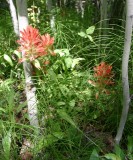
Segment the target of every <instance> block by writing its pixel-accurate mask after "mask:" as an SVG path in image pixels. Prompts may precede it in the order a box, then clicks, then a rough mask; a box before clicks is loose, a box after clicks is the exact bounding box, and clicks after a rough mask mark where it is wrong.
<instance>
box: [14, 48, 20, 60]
mask: <svg viewBox="0 0 133 160" xmlns="http://www.w3.org/2000/svg"><path fill="white" fill-rule="evenodd" d="M13 53H14V54H16V56H17V57H18V58H19V59H20V58H21V53H20V52H19V51H17V50H15V51H14V52H13Z"/></svg>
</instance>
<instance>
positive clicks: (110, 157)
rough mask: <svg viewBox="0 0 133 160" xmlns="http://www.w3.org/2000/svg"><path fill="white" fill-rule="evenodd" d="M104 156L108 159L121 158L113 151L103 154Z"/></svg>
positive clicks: (116, 159)
mask: <svg viewBox="0 0 133 160" xmlns="http://www.w3.org/2000/svg"><path fill="white" fill-rule="evenodd" d="M104 157H105V158H106V159H109V160H121V158H120V157H118V156H117V155H116V154H113V153H108V154H105V155H104Z"/></svg>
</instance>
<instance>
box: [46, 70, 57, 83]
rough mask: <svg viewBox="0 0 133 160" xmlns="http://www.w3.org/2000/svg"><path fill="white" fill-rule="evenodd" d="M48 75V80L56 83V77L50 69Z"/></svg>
mask: <svg viewBox="0 0 133 160" xmlns="http://www.w3.org/2000/svg"><path fill="white" fill-rule="evenodd" d="M48 74H49V75H50V78H51V80H52V81H55V82H58V79H57V76H56V74H55V72H54V71H53V70H52V69H49V70H48Z"/></svg>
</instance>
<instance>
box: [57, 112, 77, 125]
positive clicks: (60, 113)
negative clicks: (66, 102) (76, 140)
mask: <svg viewBox="0 0 133 160" xmlns="http://www.w3.org/2000/svg"><path fill="white" fill-rule="evenodd" d="M57 113H58V114H59V116H60V117H61V118H62V119H64V120H66V121H67V122H68V123H70V124H71V125H72V126H73V127H75V128H77V126H76V124H75V123H74V121H73V120H72V119H71V117H70V116H69V115H68V114H67V113H66V111H65V110H63V109H58V110H57Z"/></svg>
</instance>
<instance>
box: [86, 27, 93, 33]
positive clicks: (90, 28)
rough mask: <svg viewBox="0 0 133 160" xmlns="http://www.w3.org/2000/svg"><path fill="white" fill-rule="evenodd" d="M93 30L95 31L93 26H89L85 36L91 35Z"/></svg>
mask: <svg viewBox="0 0 133 160" xmlns="http://www.w3.org/2000/svg"><path fill="white" fill-rule="evenodd" d="M94 30H95V26H91V27H89V28H88V29H87V30H86V33H87V34H93V32H94Z"/></svg>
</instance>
